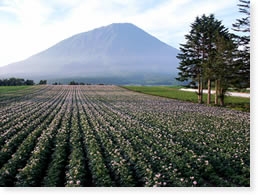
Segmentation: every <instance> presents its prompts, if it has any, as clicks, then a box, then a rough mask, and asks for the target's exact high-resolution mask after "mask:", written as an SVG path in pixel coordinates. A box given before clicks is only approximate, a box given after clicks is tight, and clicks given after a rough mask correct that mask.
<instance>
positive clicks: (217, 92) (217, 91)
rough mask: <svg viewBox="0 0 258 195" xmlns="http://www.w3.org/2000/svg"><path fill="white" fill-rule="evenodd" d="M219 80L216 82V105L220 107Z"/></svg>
mask: <svg viewBox="0 0 258 195" xmlns="http://www.w3.org/2000/svg"><path fill="white" fill-rule="evenodd" d="M218 85H219V80H216V81H215V105H218V103H219V101H218V97H219V90H218V89H219V86H218Z"/></svg>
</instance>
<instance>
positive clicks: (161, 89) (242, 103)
mask: <svg viewBox="0 0 258 195" xmlns="http://www.w3.org/2000/svg"><path fill="white" fill-rule="evenodd" d="M123 87H124V88H126V89H129V90H132V91H136V92H140V93H145V94H150V95H155V96H160V97H166V98H171V99H177V100H183V101H189V102H194V103H197V94H196V93H195V92H187V91H181V90H179V89H180V87H169V86H123ZM206 98H207V94H204V95H203V100H204V101H205V100H206ZM211 101H212V102H214V95H212V99H211ZM225 104H226V106H225V107H228V108H230V109H234V110H240V111H246V112H250V98H242V97H226V98H225Z"/></svg>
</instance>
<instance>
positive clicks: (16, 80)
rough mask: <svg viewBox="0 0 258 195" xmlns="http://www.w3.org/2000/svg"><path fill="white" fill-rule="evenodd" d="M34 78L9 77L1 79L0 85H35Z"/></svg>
mask: <svg viewBox="0 0 258 195" xmlns="http://www.w3.org/2000/svg"><path fill="white" fill-rule="evenodd" d="M34 84H35V83H34V81H33V80H29V79H27V80H25V79H23V78H14V77H13V78H9V79H2V80H1V79H0V86H20V85H34Z"/></svg>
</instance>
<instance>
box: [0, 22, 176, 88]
mask: <svg viewBox="0 0 258 195" xmlns="http://www.w3.org/2000/svg"><path fill="white" fill-rule="evenodd" d="M178 52H179V51H178V50H177V49H175V48H173V47H171V46H169V45H167V44H165V43H163V42H161V41H160V40H158V39H157V38H155V37H153V36H151V35H150V34H148V33H146V32H145V31H143V30H142V29H140V28H138V27H137V26H135V25H133V24H130V23H114V24H111V25H108V26H105V27H100V28H97V29H94V30H92V31H88V32H84V33H80V34H77V35H74V36H72V37H70V38H67V39H65V40H63V41H61V42H59V43H57V44H56V45H54V46H52V47H50V48H49V49H47V50H45V51H42V52H40V53H38V54H36V55H33V56H31V57H30V58H28V59H26V60H24V61H20V62H16V63H13V64H9V65H7V66H4V67H2V68H0V76H1V77H23V78H24V77H26V78H30V79H52V80H55V79H71V78H73V79H75V78H81V79H83V78H84V79H86V80H87V79H95V80H96V81H98V82H99V83H100V82H105V79H107V78H109V82H111V83H112V79H113V80H114V79H116V83H117V81H118V80H119V79H120V80H121V83H135V84H141V83H142V82H143V81H144V80H146V79H150V80H153V81H155V79H156V80H157V79H158V80H159V79H161V80H162V78H163V79H165V78H166V79H168V78H169V79H171V80H173V75H174V76H175V75H176V72H177V70H176V67H177V66H178V60H177V58H176V55H177V54H178ZM104 78H105V79H104ZM103 79H104V80H103Z"/></svg>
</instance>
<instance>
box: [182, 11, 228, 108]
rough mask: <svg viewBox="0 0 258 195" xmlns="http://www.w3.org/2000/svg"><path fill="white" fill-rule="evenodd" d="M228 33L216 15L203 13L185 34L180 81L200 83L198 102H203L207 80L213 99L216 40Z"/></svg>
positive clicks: (208, 100) (208, 101) (209, 92)
mask: <svg viewBox="0 0 258 195" xmlns="http://www.w3.org/2000/svg"><path fill="white" fill-rule="evenodd" d="M226 33H227V29H226V28H225V27H224V26H223V25H222V23H221V21H218V20H216V19H215V17H214V15H213V14H211V15H210V16H205V15H203V16H202V17H200V18H199V17H197V18H196V20H195V22H194V23H192V24H191V30H190V33H189V34H188V35H186V36H185V38H186V40H187V41H186V44H181V47H180V50H181V53H180V54H178V56H177V58H178V59H180V60H181V61H180V66H179V67H178V69H179V70H180V72H179V77H178V78H177V79H178V80H179V81H187V80H188V79H190V80H191V81H195V82H197V83H198V102H199V103H202V94H203V92H202V91H203V84H204V82H207V86H208V98H207V103H208V104H209V103H210V99H211V95H210V94H211V80H215V78H214V71H215V69H216V63H215V60H216V40H217V36H222V35H223V34H226Z"/></svg>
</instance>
